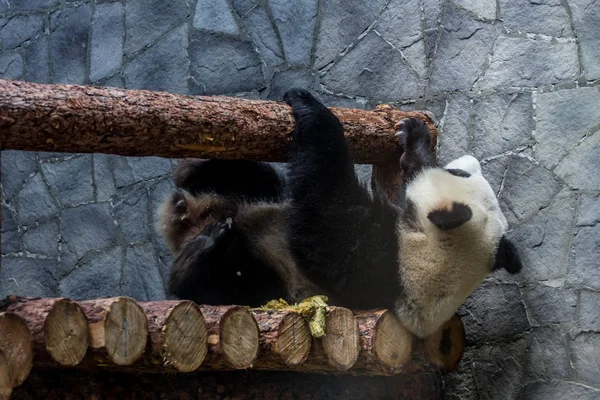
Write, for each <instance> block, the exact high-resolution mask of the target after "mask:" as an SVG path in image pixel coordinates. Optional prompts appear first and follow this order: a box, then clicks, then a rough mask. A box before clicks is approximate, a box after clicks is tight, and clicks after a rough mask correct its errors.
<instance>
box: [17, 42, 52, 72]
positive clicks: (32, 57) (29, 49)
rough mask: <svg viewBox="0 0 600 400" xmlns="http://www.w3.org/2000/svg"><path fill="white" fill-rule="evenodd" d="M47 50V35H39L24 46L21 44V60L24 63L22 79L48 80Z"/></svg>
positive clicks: (48, 48)
mask: <svg viewBox="0 0 600 400" xmlns="http://www.w3.org/2000/svg"><path fill="white" fill-rule="evenodd" d="M49 51H50V45H49V38H48V36H39V37H38V38H36V39H35V40H33V41H32V42H30V43H28V44H27V45H26V46H25V45H24V46H23V60H24V62H25V65H26V69H25V73H24V74H23V79H24V80H26V81H28V82H37V83H49V82H50V64H49V63H48V54H49Z"/></svg>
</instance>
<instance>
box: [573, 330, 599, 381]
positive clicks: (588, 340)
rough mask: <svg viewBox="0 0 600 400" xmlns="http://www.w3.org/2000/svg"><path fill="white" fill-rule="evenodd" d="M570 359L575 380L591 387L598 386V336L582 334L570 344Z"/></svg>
mask: <svg viewBox="0 0 600 400" xmlns="http://www.w3.org/2000/svg"><path fill="white" fill-rule="evenodd" d="M571 357H572V360H573V368H574V369H575V373H576V375H577V378H579V379H580V380H582V381H584V382H589V383H591V384H593V385H599V384H600V376H598V368H597V367H598V360H600V335H598V334H594V333H582V334H580V335H578V336H577V337H576V338H575V339H574V340H573V341H572V342H571Z"/></svg>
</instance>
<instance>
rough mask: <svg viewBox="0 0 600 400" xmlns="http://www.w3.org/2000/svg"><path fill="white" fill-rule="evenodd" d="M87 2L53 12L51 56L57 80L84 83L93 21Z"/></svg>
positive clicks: (54, 78)
mask: <svg viewBox="0 0 600 400" xmlns="http://www.w3.org/2000/svg"><path fill="white" fill-rule="evenodd" d="M91 16H92V13H91V10H90V6H89V5H87V4H81V5H79V6H78V7H74V8H66V9H64V10H57V11H55V12H53V13H52V14H51V15H50V58H51V61H52V62H51V63H50V66H51V69H52V75H53V79H52V81H53V82H54V83H84V82H85V81H86V78H87V73H86V58H87V52H88V48H87V47H88V40H89V37H88V36H89V32H90V22H91Z"/></svg>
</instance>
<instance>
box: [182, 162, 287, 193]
mask: <svg viewBox="0 0 600 400" xmlns="http://www.w3.org/2000/svg"><path fill="white" fill-rule="evenodd" d="M175 185H176V186H177V187H179V188H181V189H184V190H186V191H188V192H189V193H191V194H192V195H198V194H201V193H214V194H217V195H222V196H227V197H233V198H243V199H245V200H247V201H254V200H256V201H261V200H262V201H278V200H280V199H281V196H282V193H283V187H284V178H283V176H281V175H280V174H279V173H278V172H277V171H276V170H275V169H274V168H273V167H272V166H271V165H269V164H267V163H263V162H257V161H249V160H217V159H214V160H198V159H187V160H183V161H181V162H180V163H179V165H178V166H177V168H176V170H175Z"/></svg>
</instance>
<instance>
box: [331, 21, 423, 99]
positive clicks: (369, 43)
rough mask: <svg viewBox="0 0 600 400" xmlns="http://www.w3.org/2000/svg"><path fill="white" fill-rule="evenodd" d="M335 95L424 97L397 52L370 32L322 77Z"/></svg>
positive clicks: (378, 97)
mask: <svg viewBox="0 0 600 400" xmlns="http://www.w3.org/2000/svg"><path fill="white" fill-rule="evenodd" d="M322 82H323V83H324V84H325V85H326V86H327V87H328V88H329V89H331V90H332V91H334V92H336V93H344V94H346V95H356V96H363V97H369V98H375V99H381V100H383V99H391V98H393V97H395V96H402V97H403V98H413V97H417V96H419V95H422V94H423V91H424V83H423V82H422V81H421V80H420V79H419V77H418V76H417V75H416V74H415V73H414V71H412V69H411V68H410V67H409V66H408V65H406V63H405V62H404V60H403V59H402V56H401V54H400V52H398V51H396V50H395V49H394V48H393V47H392V46H391V45H390V44H388V43H386V42H385V40H383V39H382V38H381V37H379V36H378V35H377V34H376V33H374V32H370V33H368V34H367V36H365V38H364V39H362V40H361V41H360V42H359V43H358V44H357V45H356V46H355V47H354V48H353V49H352V50H350V51H349V52H348V53H347V54H346V55H345V56H344V57H343V58H342V59H341V60H340V61H338V62H337V63H336V64H335V65H334V66H333V67H332V68H331V69H330V70H329V71H328V72H327V74H326V75H325V76H324V77H323V79H322Z"/></svg>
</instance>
